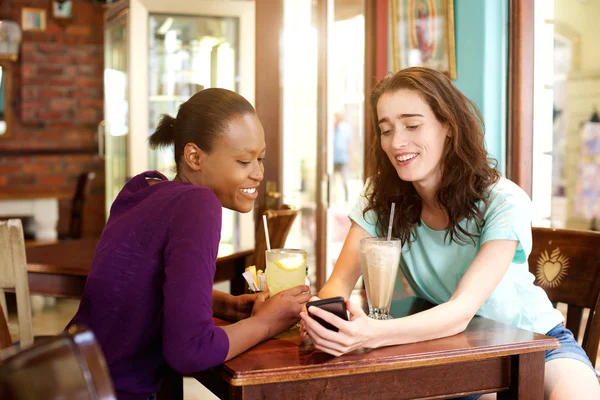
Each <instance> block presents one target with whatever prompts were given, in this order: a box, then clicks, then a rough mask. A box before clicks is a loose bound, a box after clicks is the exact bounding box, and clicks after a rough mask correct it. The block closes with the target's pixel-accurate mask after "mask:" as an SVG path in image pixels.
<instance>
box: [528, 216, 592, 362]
mask: <svg viewBox="0 0 600 400" xmlns="http://www.w3.org/2000/svg"><path fill="white" fill-rule="evenodd" d="M529 270H530V271H531V273H532V274H534V275H535V277H536V278H535V284H536V285H538V286H540V287H542V288H543V289H544V290H545V291H546V293H547V294H548V297H549V298H550V301H552V302H553V303H554V304H555V305H556V303H557V302H560V303H566V304H567V305H568V309H567V320H566V326H567V328H568V329H570V330H571V331H572V332H573V335H574V336H575V337H576V338H579V331H580V329H579V327H580V326H581V319H582V315H583V310H584V309H585V308H587V309H589V317H588V320H587V324H586V326H585V331H584V333H583V340H582V347H583V349H584V350H585V352H586V354H587V355H588V357H589V358H590V360H591V361H592V364H593V365H594V366H595V365H596V357H597V355H598V344H599V343H600V315H599V314H600V232H592V231H579V230H570V229H551V228H536V227H534V228H533V250H532V252H531V255H530V256H529Z"/></svg>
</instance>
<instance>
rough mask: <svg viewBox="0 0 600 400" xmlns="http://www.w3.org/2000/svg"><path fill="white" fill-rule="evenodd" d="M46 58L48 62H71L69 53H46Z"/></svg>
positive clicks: (64, 63)
mask: <svg viewBox="0 0 600 400" xmlns="http://www.w3.org/2000/svg"><path fill="white" fill-rule="evenodd" d="M47 60H48V63H49V64H63V65H68V64H71V63H73V57H72V56H71V55H69V54H64V55H63V54H48V56H47Z"/></svg>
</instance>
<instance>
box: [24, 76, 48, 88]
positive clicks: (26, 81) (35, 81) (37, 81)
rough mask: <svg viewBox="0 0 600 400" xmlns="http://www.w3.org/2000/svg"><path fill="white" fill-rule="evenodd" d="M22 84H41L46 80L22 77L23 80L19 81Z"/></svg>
mask: <svg viewBox="0 0 600 400" xmlns="http://www.w3.org/2000/svg"><path fill="white" fill-rule="evenodd" d="M21 84H22V85H23V86H43V85H45V84H46V80H45V79H42V78H39V77H37V76H36V77H31V78H28V77H23V81H22V82H21Z"/></svg>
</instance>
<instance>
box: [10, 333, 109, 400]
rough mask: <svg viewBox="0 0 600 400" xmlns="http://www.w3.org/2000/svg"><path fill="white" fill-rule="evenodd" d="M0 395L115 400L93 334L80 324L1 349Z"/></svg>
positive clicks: (23, 398) (21, 398) (22, 399)
mask: <svg viewBox="0 0 600 400" xmlns="http://www.w3.org/2000/svg"><path fill="white" fill-rule="evenodd" d="M0 398H2V399H5V400H26V399H45V400H53V399H57V400H58V399H90V400H113V399H114V400H116V398H117V397H116V395H115V392H114V388H113V384H112V381H111V379H110V375H109V373H108V368H107V366H106V361H105V359H104V356H103V354H102V351H101V350H100V346H99V345H98V343H97V342H96V338H95V337H94V334H93V333H92V332H91V331H90V330H88V329H86V328H84V327H81V326H72V327H70V328H69V329H68V330H67V331H66V332H64V333H62V334H61V335H58V336H53V337H52V338H49V339H47V340H44V341H41V342H40V343H37V344H34V345H33V346H31V347H28V348H25V349H20V348H19V347H18V346H13V347H10V348H8V349H5V350H2V351H1V352H0Z"/></svg>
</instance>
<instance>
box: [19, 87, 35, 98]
mask: <svg viewBox="0 0 600 400" xmlns="http://www.w3.org/2000/svg"><path fill="white" fill-rule="evenodd" d="M37 96H38V93H37V90H36V89H35V88H33V87H29V86H26V87H24V88H22V89H21V99H22V100H36V99H37Z"/></svg>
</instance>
